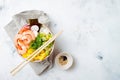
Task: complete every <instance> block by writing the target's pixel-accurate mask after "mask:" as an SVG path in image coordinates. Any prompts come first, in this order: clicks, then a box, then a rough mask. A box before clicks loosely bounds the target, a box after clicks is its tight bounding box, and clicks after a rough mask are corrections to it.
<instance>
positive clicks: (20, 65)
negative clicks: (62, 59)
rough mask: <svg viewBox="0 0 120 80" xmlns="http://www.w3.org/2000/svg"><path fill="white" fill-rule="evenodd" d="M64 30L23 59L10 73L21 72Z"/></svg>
mask: <svg viewBox="0 0 120 80" xmlns="http://www.w3.org/2000/svg"><path fill="white" fill-rule="evenodd" d="M62 32H63V31H62V30H61V31H60V32H58V33H57V34H55V35H54V36H53V37H52V38H51V39H49V40H48V41H47V42H45V43H44V44H43V45H42V46H41V47H39V48H38V49H37V50H35V51H34V52H33V53H32V54H31V55H30V56H28V57H27V58H26V60H25V61H22V62H21V63H20V64H19V65H17V66H16V67H15V68H14V69H13V70H12V71H11V72H10V73H11V74H12V75H15V74H16V73H17V72H19V71H20V70H21V69H22V68H23V67H24V66H25V65H26V64H27V63H29V62H30V61H31V60H32V59H33V58H34V57H35V56H36V55H38V54H39V53H40V52H41V51H42V50H43V49H44V48H45V47H47V46H48V45H49V44H50V43H51V42H53V41H54V40H55V39H56V38H57V37H58V36H59V35H60V34H61V33H62Z"/></svg>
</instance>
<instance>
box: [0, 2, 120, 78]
mask: <svg viewBox="0 0 120 80" xmlns="http://www.w3.org/2000/svg"><path fill="white" fill-rule="evenodd" d="M34 9H35V10H43V11H44V12H46V13H47V14H48V15H49V17H50V19H51V26H50V28H51V30H52V31H53V32H54V33H56V32H58V31H59V30H60V29H63V30H64V33H63V34H62V35H61V36H60V37H59V38H58V39H57V40H56V45H57V49H58V50H59V51H66V52H68V53H71V54H72V55H73V57H74V65H73V66H72V68H71V69H69V70H67V71H62V70H60V69H59V68H57V67H56V65H54V67H53V68H52V69H51V70H49V71H47V72H45V73H44V74H42V75H40V76H38V75H36V74H35V73H34V71H33V70H32V69H31V67H30V66H29V65H27V66H26V67H25V68H24V69H23V70H21V71H20V72H19V73H18V74H17V75H16V76H14V77H13V76H11V74H10V73H9V72H10V70H11V69H12V68H13V67H14V66H15V65H16V64H18V63H19V62H21V60H22V59H21V58H20V56H18V54H17V53H16V51H15V50H14V45H13V44H12V41H11V40H10V38H9V37H8V35H7V34H6V32H5V30H4V29H3V27H4V26H5V25H6V24H8V23H9V21H10V20H11V19H12V16H13V15H14V14H16V13H19V12H21V11H25V10H34ZM119 48H120V0H0V50H1V52H0V64H1V65H0V80H120V49H119Z"/></svg>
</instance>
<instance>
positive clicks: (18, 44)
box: [14, 34, 27, 54]
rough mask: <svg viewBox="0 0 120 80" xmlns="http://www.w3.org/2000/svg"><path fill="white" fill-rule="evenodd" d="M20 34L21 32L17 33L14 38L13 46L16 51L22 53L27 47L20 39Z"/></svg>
mask: <svg viewBox="0 0 120 80" xmlns="http://www.w3.org/2000/svg"><path fill="white" fill-rule="evenodd" d="M21 37H22V35H21V34H17V35H16V37H15V40H14V43H15V46H16V48H17V50H18V52H19V53H20V54H23V53H25V52H26V51H27V48H26V46H25V44H24V42H23V40H21Z"/></svg>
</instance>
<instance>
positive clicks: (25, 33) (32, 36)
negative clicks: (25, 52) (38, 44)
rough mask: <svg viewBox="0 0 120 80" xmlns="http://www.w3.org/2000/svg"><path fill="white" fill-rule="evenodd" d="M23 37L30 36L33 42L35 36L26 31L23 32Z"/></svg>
mask: <svg viewBox="0 0 120 80" xmlns="http://www.w3.org/2000/svg"><path fill="white" fill-rule="evenodd" d="M23 35H30V36H31V38H32V40H35V34H34V33H33V32H32V31H31V30H27V31H25V32H23ZM31 38H30V39H31Z"/></svg>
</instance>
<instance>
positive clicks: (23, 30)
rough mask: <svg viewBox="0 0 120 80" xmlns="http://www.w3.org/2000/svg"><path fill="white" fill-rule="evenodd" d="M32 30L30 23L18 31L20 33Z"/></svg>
mask: <svg viewBox="0 0 120 80" xmlns="http://www.w3.org/2000/svg"><path fill="white" fill-rule="evenodd" d="M27 30H30V26H29V25H25V26H23V27H22V29H21V30H20V31H19V32H18V34H22V33H23V32H25V31H27Z"/></svg>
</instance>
